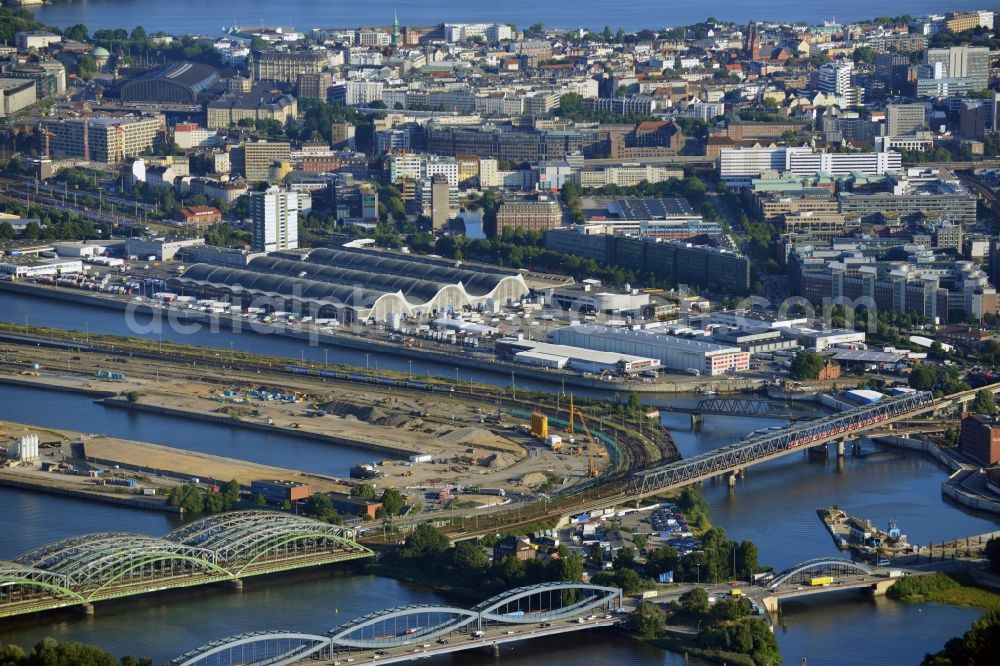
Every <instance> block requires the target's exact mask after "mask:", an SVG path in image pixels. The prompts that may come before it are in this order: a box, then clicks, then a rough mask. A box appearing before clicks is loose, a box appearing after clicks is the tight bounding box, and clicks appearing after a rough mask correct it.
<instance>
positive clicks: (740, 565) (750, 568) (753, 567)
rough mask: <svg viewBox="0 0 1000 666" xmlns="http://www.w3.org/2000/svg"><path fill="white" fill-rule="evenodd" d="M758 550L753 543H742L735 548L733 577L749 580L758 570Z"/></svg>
mask: <svg viewBox="0 0 1000 666" xmlns="http://www.w3.org/2000/svg"><path fill="white" fill-rule="evenodd" d="M759 555H760V550H759V549H758V548H757V544H755V543H754V542H753V541H742V542H741V543H740V545H739V546H737V547H736V571H735V572H734V575H735V576H736V577H739V578H741V579H742V580H751V579H752V578H753V575H754V574H755V573H757V570H758V569H759V568H760V563H759V562H758V558H759Z"/></svg>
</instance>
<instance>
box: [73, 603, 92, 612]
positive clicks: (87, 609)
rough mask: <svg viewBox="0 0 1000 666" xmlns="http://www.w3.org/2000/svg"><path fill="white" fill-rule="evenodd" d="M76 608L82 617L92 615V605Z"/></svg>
mask: <svg viewBox="0 0 1000 666" xmlns="http://www.w3.org/2000/svg"><path fill="white" fill-rule="evenodd" d="M77 608H79V609H80V612H81V613H83V614H84V615H93V614H94V604H90V603H86V604H80V605H79V606H77Z"/></svg>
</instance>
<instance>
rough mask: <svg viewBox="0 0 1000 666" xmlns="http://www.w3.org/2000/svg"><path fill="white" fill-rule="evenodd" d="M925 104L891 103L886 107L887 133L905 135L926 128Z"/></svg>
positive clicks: (889, 134)
mask: <svg viewBox="0 0 1000 666" xmlns="http://www.w3.org/2000/svg"><path fill="white" fill-rule="evenodd" d="M924 111H925V108H924V105H923V104H890V105H888V106H887V107H886V109H885V120H886V132H885V133H886V135H888V136H903V135H904V134H911V133H913V132H916V131H918V130H921V129H924V122H925V118H924Z"/></svg>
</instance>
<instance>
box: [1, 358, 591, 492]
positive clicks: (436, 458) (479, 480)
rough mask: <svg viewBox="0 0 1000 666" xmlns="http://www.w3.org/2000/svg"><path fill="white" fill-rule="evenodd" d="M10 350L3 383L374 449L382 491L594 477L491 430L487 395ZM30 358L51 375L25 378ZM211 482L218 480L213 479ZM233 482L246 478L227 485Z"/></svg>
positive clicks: (513, 434)
mask: <svg viewBox="0 0 1000 666" xmlns="http://www.w3.org/2000/svg"><path fill="white" fill-rule="evenodd" d="M0 351H3V352H4V358H5V359H10V360H11V361H12V362H8V363H2V364H0V375H4V374H6V375H8V376H10V377H12V378H13V379H15V380H16V381H20V382H24V383H39V384H43V385H61V386H65V387H71V388H73V389H86V390H93V391H107V392H110V393H118V394H127V393H129V392H134V393H135V394H136V395H137V402H139V403H140V404H148V405H154V406H160V407H167V408H171V409H178V410H184V411H186V412H189V413H200V414H213V415H216V416H217V415H225V416H228V417H229V418H232V419H233V420H234V422H235V421H240V422H245V423H255V424H258V426H264V425H267V424H270V425H273V426H274V427H275V428H281V429H282V431H283V432H284V433H285V434H291V435H293V436H294V434H295V432H297V431H298V432H302V433H311V434H314V435H320V436H325V437H333V438H337V439H339V440H347V441H349V442H350V443H351V445H353V446H358V447H361V448H365V447H371V448H373V451H372V462H373V463H377V464H378V470H379V471H380V472H381V473H382V474H383V475H384V476H383V478H381V479H379V480H378V481H377V482H376V483H377V484H378V485H379V486H380V487H385V486H393V487H397V488H400V489H408V490H410V491H411V492H416V491H420V490H423V489H425V488H426V489H432V488H439V487H443V486H445V485H452V484H456V485H464V486H474V485H479V486H485V487H503V488H506V489H507V490H509V491H510V490H513V491H519V492H522V493H525V492H534V491H536V490H538V489H539V488H547V489H552V488H554V487H561V486H562V485H564V484H569V483H575V482H580V481H582V480H584V479H586V478H587V456H586V455H585V454H582V453H579V452H578V453H575V454H574V453H569V452H562V453H557V452H554V451H552V450H550V449H549V448H548V447H546V446H544V445H543V444H542V443H541V442H538V441H537V440H535V439H534V438H532V437H530V436H529V435H527V434H526V433H525V432H523V427H524V426H525V425H526V424H523V423H519V422H517V421H513V422H512V421H511V419H510V418H505V423H504V424H502V425H500V424H496V423H490V422H488V421H489V420H490V417H491V416H492V415H493V414H494V413H495V410H496V407H495V405H492V404H489V403H488V402H487V401H486V400H485V399H484V398H482V397H480V396H474V395H462V390H463V389H462V388H461V387H459V389H458V390H457V391H456V392H455V393H453V394H440V393H426V394H425V393H411V392H404V391H399V390H395V389H393V388H390V387H376V386H371V387H369V386H364V385H345V384H342V383H328V382H326V381H323V380H322V379H319V378H313V377H295V378H294V379H292V378H289V377H287V376H278V375H269V374H268V373H267V372H266V370H264V369H262V370H261V371H260V372H259V373H258V374H247V375H237V374H236V373H234V372H232V371H229V372H226V371H225V370H220V369H216V368H211V369H210V368H203V367H197V368H195V367H191V366H187V365H176V364H172V363H167V362H160V361H148V360H145V359H136V358H130V359H127V363H122V362H121V359H104V358H100V354H86V353H84V354H82V355H81V354H79V353H74V352H67V351H62V350H58V349H45V348H36V347H31V348H23V347H17V346H13V345H5V346H4V348H3V349H2V350H0ZM28 359H30V361H31V362H34V363H38V364H39V365H40V366H41V367H40V368H39V369H38V370H37V371H35V372H32V373H29V374H24V368H25V363H26V362H27V360H28ZM96 368H101V369H111V370H120V371H122V372H124V373H125V376H126V378H127V379H126V381H115V382H109V381H102V380H98V379H97V378H96V377H95V375H94V371H95V369H96ZM254 391H256V392H257V393H252V392H254ZM275 392H277V393H282V394H285V395H296V400H297V401H295V402H286V401H284V400H281V399H268V396H267V394H268V393H275ZM141 445H142V446H151V445H147V444H144V443H143V444H141ZM316 445H317V446H324V445H325V444H323V443H322V442H317V443H316ZM374 447H377V448H374ZM159 448H160V449H163V450H164V451H163V452H161V453H158V454H157V455H166V453H167V452H170V451H174V449H170V448H169V447H159ZM152 450H153V449H149V451H152ZM178 454H179V455H180V458H176V459H174V458H171V459H170V464H172V465H179V464H181V463H182V461H192V462H191V464H194V463H193V460H194V459H193V458H187V454H186V452H178ZM412 454H426V455H429V456H430V457H431V462H409V460H408V459H409V457H410V456H411V455H412ZM194 455H201V454H194ZM101 457H104V456H101ZM109 457H110V456H109ZM209 457H210V456H209ZM219 460H220V461H224V464H225V465H226V466H232V465H236V466H241V465H245V467H239V468H238V469H237V468H233V470H234V472H238V473H239V474H241V475H245V474H250V473H253V472H255V470H254V467H253V465H252V463H243V462H242V461H234V460H227V459H219ZM597 463H598V465H599V467H604V466H606V465H607V458H600V459H597ZM220 464H222V463H220ZM157 466H160V465H157ZM163 467H164V468H167V465H163ZM176 471H183V470H180V469H178V470H176ZM290 473H292V472H291V471H287V472H286V475H287V474H290ZM299 474H301V472H299ZM201 475H202V476H216V475H215V474H211V475H210V474H209V473H208V472H202V473H201ZM233 476H236V474H233V473H230V474H228V475H227V476H225V477H223V478H233ZM237 478H241V477H240V476H237ZM256 478H260V475H259V474H257V475H256ZM286 478H287V477H286Z"/></svg>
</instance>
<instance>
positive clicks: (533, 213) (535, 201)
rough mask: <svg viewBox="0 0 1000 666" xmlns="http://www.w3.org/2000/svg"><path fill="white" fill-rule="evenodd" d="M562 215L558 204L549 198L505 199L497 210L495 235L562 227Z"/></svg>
mask: <svg viewBox="0 0 1000 666" xmlns="http://www.w3.org/2000/svg"><path fill="white" fill-rule="evenodd" d="M562 222H563V214H562V207H561V206H560V205H559V202H558V201H557V200H556V199H554V198H552V197H549V196H545V195H538V196H537V197H534V198H531V199H505V200H504V201H503V203H501V204H500V207H499V208H498V209H497V235H498V236H499V235H501V234H502V233H503V231H504V229H525V230H528V231H545V230H546V229H554V228H556V227H559V226H562Z"/></svg>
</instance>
